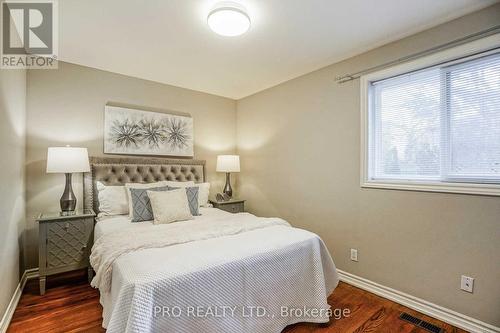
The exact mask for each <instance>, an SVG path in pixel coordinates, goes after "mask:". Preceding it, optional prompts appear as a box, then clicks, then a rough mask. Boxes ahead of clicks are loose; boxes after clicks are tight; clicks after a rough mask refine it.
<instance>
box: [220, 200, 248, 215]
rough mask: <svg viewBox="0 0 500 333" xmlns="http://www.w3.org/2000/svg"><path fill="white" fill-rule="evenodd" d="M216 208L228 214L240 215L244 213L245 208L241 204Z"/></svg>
mask: <svg viewBox="0 0 500 333" xmlns="http://www.w3.org/2000/svg"><path fill="white" fill-rule="evenodd" d="M218 208H220V209H222V210H225V211H226V212H230V213H241V212H243V211H245V206H244V203H243V202H237V203H231V204H224V205H219V206H218Z"/></svg>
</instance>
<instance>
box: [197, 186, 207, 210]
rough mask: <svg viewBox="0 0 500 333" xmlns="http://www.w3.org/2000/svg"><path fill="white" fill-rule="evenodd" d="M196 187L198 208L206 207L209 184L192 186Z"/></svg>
mask: <svg viewBox="0 0 500 333" xmlns="http://www.w3.org/2000/svg"><path fill="white" fill-rule="evenodd" d="M194 186H196V187H198V205H199V206H200V207H208V205H209V203H208V195H209V193H210V183H199V184H194Z"/></svg>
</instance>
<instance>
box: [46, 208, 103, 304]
mask: <svg viewBox="0 0 500 333" xmlns="http://www.w3.org/2000/svg"><path fill="white" fill-rule="evenodd" d="M94 218H95V213H94V211H92V210H91V209H86V210H80V211H75V212H74V214H71V215H63V214H61V213H43V214H40V216H39V217H38V219H37V221H38V241H39V242H38V252H39V254H38V265H39V273H40V280H39V282H40V295H43V294H45V281H46V279H47V276H48V275H53V274H58V273H62V272H67V271H72V270H76V269H81V268H87V271H88V279H89V282H90V281H91V280H92V274H93V271H92V267H90V264H89V256H90V250H91V247H92V243H93V240H94V239H93V238H94Z"/></svg>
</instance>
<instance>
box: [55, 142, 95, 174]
mask: <svg viewBox="0 0 500 333" xmlns="http://www.w3.org/2000/svg"><path fill="white" fill-rule="evenodd" d="M89 171H90V164H89V153H88V151H87V148H77V147H50V148H49V150H48V151H47V173H75V172H89Z"/></svg>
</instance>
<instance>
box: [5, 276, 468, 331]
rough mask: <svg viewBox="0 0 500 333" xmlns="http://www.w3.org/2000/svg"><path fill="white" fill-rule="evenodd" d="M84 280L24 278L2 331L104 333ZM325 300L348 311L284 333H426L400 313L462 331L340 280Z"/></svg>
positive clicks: (96, 305) (94, 297) (94, 293)
mask: <svg viewBox="0 0 500 333" xmlns="http://www.w3.org/2000/svg"><path fill="white" fill-rule="evenodd" d="M86 278H87V276H86V272H85V271H81V272H73V273H67V274H63V275H59V276H54V277H50V278H48V279H47V293H46V294H45V295H44V296H40V295H39V294H38V280H30V281H28V283H27V284H26V287H25V289H24V291H23V295H22V297H21V300H20V302H19V305H18V306H17V309H16V311H15V313H14V317H13V318H12V321H11V324H10V327H9V329H8V331H7V332H9V333H14V332H23V333H29V332H38V333H40V332H51V333H53V332H105V330H104V329H103V328H102V327H101V321H102V318H101V312H102V307H101V305H100V304H99V292H98V291H97V290H96V289H94V288H92V287H90V286H89V284H88V283H87V280H86ZM328 303H329V304H330V305H331V306H332V310H333V309H342V310H344V309H349V312H350V315H349V316H346V317H343V318H341V319H338V320H336V319H334V318H332V319H331V320H330V322H329V323H328V324H321V325H318V324H309V323H300V324H296V325H292V326H288V327H287V328H286V329H285V330H284V331H283V333H320V332H321V333H334V332H335V333H336V332H338V333H346V332H352V333H361V332H380V333H390V332H404V333H427V331H425V330H423V329H421V328H418V327H415V326H413V325H412V324H410V323H407V322H405V321H402V320H400V319H399V318H398V317H399V314H400V313H401V312H402V311H405V312H408V313H409V314H411V315H414V316H418V317H419V318H421V319H424V320H426V321H428V322H430V323H432V324H434V325H437V326H439V327H442V328H444V329H445V331H446V332H447V333H451V332H454V333H464V332H465V331H463V330H460V329H457V328H455V327H453V326H451V325H448V324H446V323H443V322H441V321H439V320H436V319H433V318H430V317H428V316H424V315H422V314H419V313H417V312H416V311H413V310H410V309H408V308H406V307H404V306H402V305H399V304H397V303H394V302H392V301H389V300H386V299H384V298H382V297H378V296H376V295H373V294H371V293H368V292H366V291H363V290H361V289H358V288H356V287H353V286H351V285H348V284H346V283H342V282H341V283H340V285H339V286H338V287H337V289H335V291H334V292H333V294H332V295H331V296H330V297H329V298H328ZM249 333H250V332H249Z"/></svg>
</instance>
